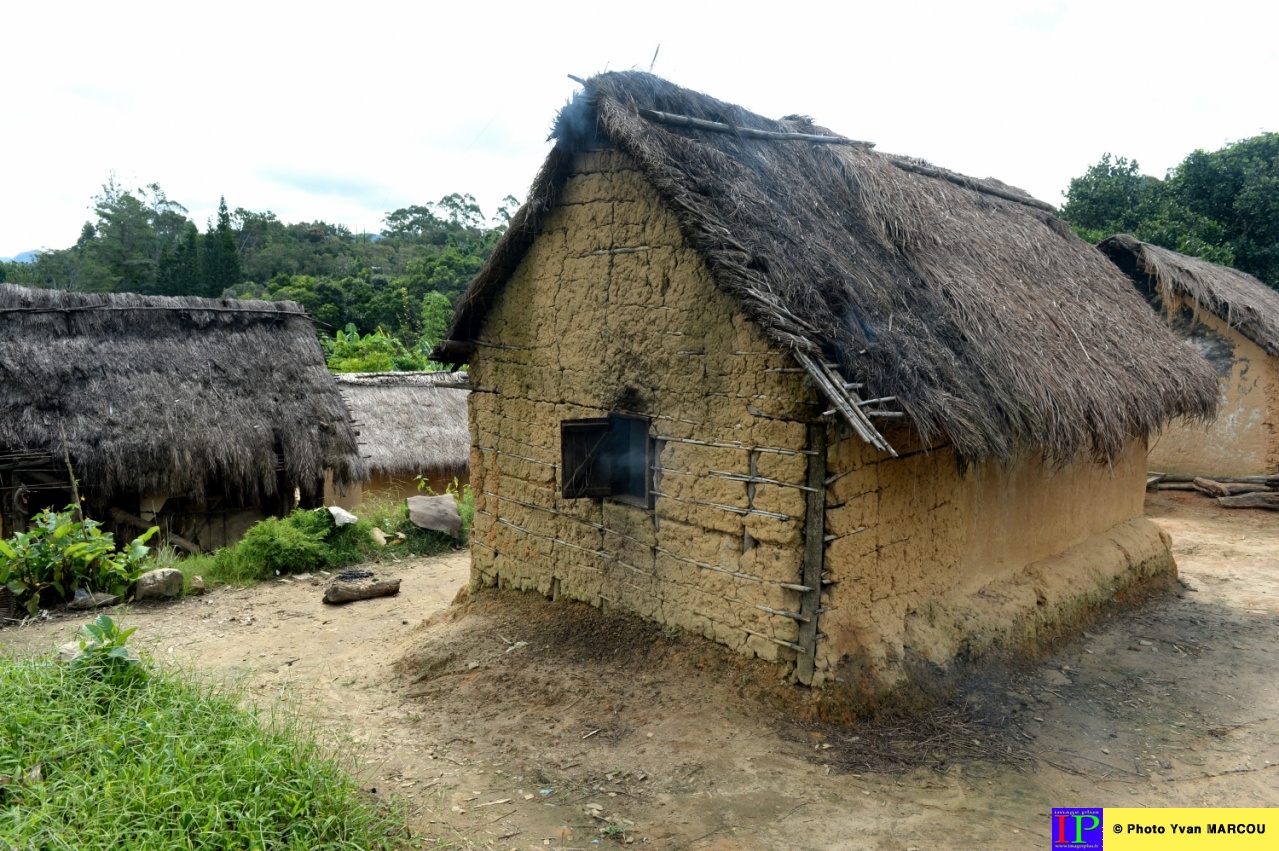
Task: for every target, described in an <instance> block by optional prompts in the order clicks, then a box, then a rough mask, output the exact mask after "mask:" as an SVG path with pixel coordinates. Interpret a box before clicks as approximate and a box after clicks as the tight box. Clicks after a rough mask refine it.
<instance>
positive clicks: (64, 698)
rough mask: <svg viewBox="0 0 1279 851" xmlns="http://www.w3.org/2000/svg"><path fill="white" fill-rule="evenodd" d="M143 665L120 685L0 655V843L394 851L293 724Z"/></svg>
mask: <svg viewBox="0 0 1279 851" xmlns="http://www.w3.org/2000/svg"><path fill="white" fill-rule="evenodd" d="M142 664H147V666H148V667H149V668H150V670H149V672H148V676H147V677H146V678H145V680H144V681H140V682H134V683H133V684H132V685H130V687H128V688H120V687H117V686H113V685H112V683H111V682H109V681H104V680H103V679H101V678H94V677H92V676H86V675H84V673H83V672H81V671H79V670H77V669H76V668H74V667H70V666H67V665H62V664H58V663H56V662H53V661H50V660H33V661H20V662H19V661H13V660H10V659H5V658H0V706H3V707H4V712H3V715H2V716H0V837H3V839H4V841H5V842H6V843H8V846H9V847H16V848H28V847H30V848H51V849H53V848H67V849H70V848H76V849H116V848H129V849H137V850H138V851H146V849H261V848H273V849H274V848H281V849H285V848H288V849H294V848H296V849H356V848H372V849H398V848H404V847H408V841H409V840H408V832H407V830H406V829H405V827H404V826H403V823H402V821H401V819H400V817H399V815H398V814H396V813H394V812H392V811H390V810H388V809H387V808H386V807H384V806H382V805H379V804H378V803H377V802H376V801H373V800H371V799H370V798H368V797H367V796H366V795H364V794H363V793H362V792H361V791H360V790H359V789H358V787H357V786H356V785H355V783H354V781H353V780H352V779H351V778H350V776H349V775H348V774H347V773H346V772H345V771H344V770H343V769H342V767H340V766H339V765H338V764H337V763H335V762H334V761H333V760H331V759H329V758H327V757H326V756H325V755H324V754H323V753H322V752H321V751H320V749H319V747H318V746H317V745H316V744H315V743H314V741H312V740H311V739H310V738H309V736H308V735H307V731H306V730H305V729H303V727H302V726H301V722H300V721H299V720H298V718H297V717H296V716H294V715H292V714H289V713H286V712H283V711H278V710H277V711H273V712H266V713H263V712H259V711H256V710H252V709H244V708H242V707H241V703H242V702H243V697H244V696H243V695H242V694H240V693H236V692H235V691H226V690H221V691H219V690H215V689H213V688H212V687H209V686H201V685H195V684H193V683H192V682H190V681H189V680H186V679H184V678H182V677H180V676H178V675H175V674H172V673H167V672H161V671H158V670H156V669H154V667H152V666H150V665H149V663H142Z"/></svg>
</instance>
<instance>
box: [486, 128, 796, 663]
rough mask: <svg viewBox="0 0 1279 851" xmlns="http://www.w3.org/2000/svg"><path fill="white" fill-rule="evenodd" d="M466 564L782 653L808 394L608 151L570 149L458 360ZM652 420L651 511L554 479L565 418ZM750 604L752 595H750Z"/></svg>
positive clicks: (789, 623) (790, 605) (788, 626)
mask: <svg viewBox="0 0 1279 851" xmlns="http://www.w3.org/2000/svg"><path fill="white" fill-rule="evenodd" d="M470 377H471V386H472V393H471V395H470V427H471V436H472V445H473V449H472V456H471V484H472V486H473V488H474V492H475V496H476V517H475V525H474V530H473V535H472V540H473V546H472V578H473V581H475V582H478V583H481V584H484V585H501V586H503V587H513V588H521V589H531V590H536V591H538V592H540V593H542V594H545V595H548V596H552V597H569V598H572V599H577V600H583V601H586V602H589V603H592V604H594V605H598V606H617V607H621V608H624V609H627V610H629V611H633V612H636V613H638V614H640V615H641V616H643V617H646V618H651V619H653V620H656V621H659V622H661V623H663V624H666V625H668V626H671V627H677V628H681V629H684V630H687V631H689V632H693V633H696V634H699V635H703V636H706V637H708V638H711V639H714V640H716V641H719V642H721V643H723V644H726V645H728V646H729V647H733V648H736V649H737V650H739V651H741V652H744V653H747V654H754V655H758V656H760V657H762V658H765V659H770V660H776V659H779V658H784V659H793V658H794V651H793V649H791V648H790V647H789V646H788V645H790V644H792V643H793V642H794V641H795V639H796V638H797V637H798V627H797V624H796V622H795V621H794V620H792V619H790V618H787V617H785V616H779V615H776V614H772V613H770V612H768V611H766V609H773V610H778V611H791V612H794V611H797V610H798V608H799V593H798V592H797V591H796V590H793V589H791V588H787V587H785V586H786V585H795V584H796V583H797V581H798V577H799V576H800V575H801V558H802V549H803V546H802V533H803V515H804V498H803V493H804V492H803V491H802V490H800V489H799V488H798V487H796V486H797V485H803V484H804V482H805V476H806V472H807V456H806V455H805V454H804V444H805V441H806V439H807V436H806V428H805V425H804V423H805V422H806V421H807V420H808V419H809V418H810V417H811V416H812V415H813V414H814V413H815V412H817V410H819V409H814V407H813V406H814V405H815V397H814V396H813V394H812V392H811V391H810V390H808V389H806V387H805V386H804V384H803V380H802V375H801V373H800V371H799V369H798V368H797V367H796V365H795V364H794V363H793V362H791V361H790V359H789V358H788V357H787V356H786V355H783V354H781V353H778V352H775V351H772V350H771V349H770V347H769V345H768V343H767V342H766V340H765V339H764V337H763V334H762V333H761V332H760V331H759V329H758V328H757V327H756V326H755V325H754V324H753V323H752V322H750V321H749V320H747V319H745V318H744V317H743V316H741V315H740V313H739V312H738V310H737V308H736V305H735V304H734V302H733V301H732V300H731V298H730V297H729V296H727V295H725V294H724V293H722V292H720V291H719V290H718V289H716V287H715V285H714V283H713V282H712V280H711V278H710V276H709V273H708V271H707V269H706V267H705V265H704V264H703V263H702V261H701V259H700V258H699V257H698V256H697V255H696V253H694V252H693V251H692V250H690V249H689V248H687V247H686V246H685V245H684V242H683V239H682V237H681V235H680V233H679V229H678V225H677V223H676V221H675V219H674V217H673V215H672V214H671V213H670V212H669V211H668V210H667V209H666V208H665V207H664V205H663V204H662V203H661V202H660V200H659V199H658V197H657V195H656V193H655V192H654V191H653V189H652V188H651V187H650V186H649V185H648V183H647V182H646V181H645V180H644V178H643V177H642V176H641V175H640V174H639V172H638V171H636V170H635V167H634V165H633V163H632V161H630V160H629V159H628V158H627V157H626V156H624V155H622V154H621V153H618V152H615V151H608V150H603V151H594V152H586V153H583V154H581V155H579V157H578V160H577V162H576V164H575V170H574V173H573V174H572V176H571V177H570V178H569V179H568V181H567V184H566V186H565V189H564V192H563V195H562V198H561V200H560V203H559V205H558V207H557V209H556V210H555V211H554V212H553V213H552V214H551V215H550V216H549V218H548V220H547V221H546V223H545V226H544V229H543V232H542V233H541V235H540V236H539V237H538V238H537V239H536V241H535V242H534V244H533V246H532V247H531V248H530V250H529V251H528V253H527V254H526V256H525V258H524V261H523V263H522V264H521V265H520V267H519V268H518V269H517V270H516V272H515V273H514V275H513V276H512V278H511V280H510V281H508V282H507V284H506V285H505V287H504V288H503V291H502V293H501V295H500V296H499V297H498V300H497V303H496V304H495V305H494V306H493V308H492V309H491V311H490V312H489V314H488V316H487V318H486V320H485V324H484V328H483V329H482V332H481V335H480V342H479V347H478V352H477V354H476V356H475V357H474V358H473V360H472V364H471V370H470ZM609 412H616V413H633V414H642V415H644V416H647V417H650V418H651V426H650V436H651V437H653V438H654V439H655V441H656V442H655V445H654V448H655V453H654V454H655V459H656V463H655V466H656V467H657V468H658V470H657V472H656V473H655V482H656V492H657V493H656V497H655V501H654V508H653V510H651V511H649V510H647V509H645V508H641V507H636V506H631V505H626V504H622V503H620V502H616V501H613V500H610V499H573V500H565V499H562V498H561V497H560V496H559V486H560V469H559V465H560V448H559V442H560V441H559V424H560V422H561V420H565V419H577V418H583V417H599V416H604V415H605V414H607V413H609ZM761 607H762V608H761Z"/></svg>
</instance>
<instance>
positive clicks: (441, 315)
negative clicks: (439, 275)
mask: <svg viewBox="0 0 1279 851" xmlns="http://www.w3.org/2000/svg"><path fill="white" fill-rule="evenodd" d="M452 316H453V304H452V302H450V301H449V297H448V296H446V295H445V294H444V293H441V292H429V293H427V294H426V295H425V296H423V297H422V343H423V344H426V346H427V347H428V349H433V348H435V344H436V343H438V342H439V341H440V340H443V339H444V335H445V334H447V333H448V330H449V319H451V318H452Z"/></svg>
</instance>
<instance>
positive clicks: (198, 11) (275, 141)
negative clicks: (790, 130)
mask: <svg viewBox="0 0 1279 851" xmlns="http://www.w3.org/2000/svg"><path fill="white" fill-rule="evenodd" d="M0 22H2V23H3V29H4V31H5V38H4V41H3V46H2V47H0V116H3V117H2V118H0V257H11V256H13V255H15V254H17V253H19V252H22V251H28V250H32V249H39V248H64V247H66V246H68V245H70V244H72V243H74V242H75V240H76V237H77V236H78V235H79V232H80V228H81V226H82V225H83V223H84V222H85V221H88V220H90V219H92V217H93V216H92V212H91V210H90V206H91V204H92V197H93V196H94V195H96V194H97V193H98V192H99V191H100V190H101V187H102V184H104V183H105V182H106V181H107V180H108V178H109V177H110V176H111V175H112V174H113V173H114V174H115V176H116V179H117V181H118V182H120V183H123V184H125V185H126V186H142V185H146V184H151V183H158V184H160V186H161V187H162V188H163V190H164V191H165V193H166V194H167V195H168V197H169V198H170V199H173V200H176V201H178V202H179V203H181V204H183V205H184V206H185V207H186V208H187V209H188V211H189V215H190V216H191V218H192V219H194V220H195V222H196V223H197V224H198V225H200V227H201V229H204V228H205V226H206V224H207V222H208V220H209V219H210V217H211V216H212V215H213V214H214V212H215V210H216V208H217V204H218V199H219V198H220V197H223V196H225V198H226V201H227V204H228V206H229V207H230V208H231V209H235V208H236V207H245V208H247V209H250V210H255V211H265V210H271V211H273V212H275V213H276V215H278V216H279V217H280V218H281V219H283V220H285V221H312V220H317V219H322V220H325V221H328V222H334V223H341V224H345V225H346V226H348V227H350V228H351V229H352V230H354V231H356V232H360V231H368V232H376V231H377V230H378V229H379V228H380V227H381V221H382V217H383V216H384V215H385V214H386V213H387V212H389V211H391V210H394V209H397V208H399V207H404V206H408V205H410V204H422V203H425V202H428V201H435V200H438V199H439V198H441V197H443V196H444V195H447V194H450V193H453V192H461V193H468V192H469V193H471V194H472V195H474V196H475V197H476V198H477V200H478V201H479V203H480V205H481V207H482V208H483V209H484V210H485V212H486V213H489V214H491V213H492V212H494V211H495V210H496V208H497V206H498V205H499V203H500V202H501V199H502V198H503V197H505V196H506V195H515V196H516V197H518V198H520V199H523V197H524V196H525V194H526V191H527V187H528V186H529V184H530V183H531V182H532V180H533V177H534V174H535V173H536V171H537V168H538V166H539V165H540V164H541V161H542V159H543V158H544V157H545V155H546V152H547V151H548V150H549V144H548V143H547V141H546V137H547V133H548V131H549V129H550V126H551V123H552V121H553V120H554V117H555V113H556V111H557V110H558V109H559V108H560V107H561V106H563V105H564V103H565V102H566V101H567V100H568V99H569V98H570V97H571V96H572V94H573V92H574V91H575V90H576V89H577V84H576V83H574V82H573V81H572V80H570V79H569V78H568V75H569V74H572V75H575V76H579V77H587V76H589V75H591V74H593V73H596V72H599V71H604V70H624V69H630V68H640V69H648V68H649V67H650V66H651V67H652V70H653V71H654V73H657V74H659V75H661V76H663V77H666V78H667V79H669V80H672V81H674V82H676V83H678V84H680V85H682V86H685V87H688V88H692V89H697V90H699V91H703V92H706V93H708V94H710V95H713V96H715V97H717V98H719V99H721V100H727V101H731V102H734V103H738V104H741V105H742V106H745V107H746V108H748V109H751V110H753V111H755V112H757V113H760V114H763V115H766V116H769V117H773V118H777V117H780V116H783V115H788V114H793V113H799V114H804V115H810V116H812V117H813V118H814V119H815V120H816V121H817V123H818V124H821V125H823V126H826V127H829V128H831V129H832V130H834V131H836V132H839V133H841V134H843V135H846V136H850V137H853V138H857V139H865V140H868V141H872V142H874V143H876V145H877V147H878V148H879V149H880V150H884V151H889V152H892V153H898V154H907V155H911V156H916V157H922V158H924V159H927V160H929V161H931V162H933V163H935V164H937V165H941V166H944V167H946V168H949V169H952V170H955V171H959V172H963V173H965V174H970V175H973V176H977V177H986V176H992V177H997V178H999V179H1000V180H1003V181H1004V182H1005V183H1009V184H1012V185H1015V186H1020V187H1022V188H1024V189H1026V190H1028V191H1030V192H1031V193H1032V194H1034V195H1035V196H1037V197H1039V198H1041V199H1043V200H1045V201H1048V202H1049V203H1052V204H1060V203H1061V202H1062V200H1063V199H1062V192H1063V191H1064V190H1065V188H1066V186H1067V185H1068V183H1069V181H1070V178H1071V177H1075V176H1078V175H1081V174H1082V173H1083V172H1084V171H1085V170H1086V169H1087V168H1088V167H1089V166H1090V165H1092V164H1093V163H1095V162H1097V161H1098V160H1099V159H1100V158H1101V156H1102V154H1104V153H1107V152H1111V153H1113V154H1115V155H1119V156H1126V157H1128V158H1130V159H1135V160H1137V161H1138V162H1139V163H1140V165H1141V168H1142V171H1144V172H1145V173H1147V174H1153V175H1156V176H1160V177H1162V176H1163V175H1164V174H1165V172H1166V171H1167V169H1169V168H1171V167H1172V166H1174V165H1176V164H1177V163H1178V162H1179V161H1180V160H1181V159H1182V158H1183V157H1184V156H1185V155H1186V154H1187V153H1189V152H1191V151H1193V150H1195V149H1196V148H1204V149H1207V150H1213V149H1216V148H1220V147H1221V146H1223V145H1225V144H1227V143H1229V142H1231V141H1235V140H1238V139H1242V138H1246V137H1249V136H1253V135H1256V134H1257V133H1260V132H1263V131H1279V96H1276V94H1275V82H1276V80H1279V47H1277V46H1276V45H1279V39H1275V38H1274V34H1275V32H1276V31H1279V26H1277V25H1279V5H1276V4H1272V3H1263V2H1260V0H1249V2H1240V1H1239V0H1215V1H1214V2H1212V3H1208V4H1189V3H1186V4H1178V3H1172V2H1168V1H1167V0H1162V2H1145V0H1133V2H1124V0H1110V2H1094V0H1079V2H1071V1H1070V0H1061V1H1060V2H1058V0H1023V1H1022V2H1014V0H989V2H987V0H969V2H964V3H957V2H954V0H950V2H931V1H930V0H895V2H891V3H886V2H882V0H880V2H875V3H866V2H858V0H845V2H833V3H824V2H803V0H790V2H784V3H778V2H770V3H763V4H761V3H751V2H749V0H738V2H734V3H709V2H702V3H699V2H693V0H682V2H667V0H646V2H643V3H624V4H623V3H607V2H592V3H561V2H552V0H543V2H540V3H529V2H527V1H526V2H520V3H507V2H500V1H499V0H490V2H485V3H476V2H471V3H466V2H462V3H448V4H444V3H439V2H421V0H419V2H413V3H409V2H400V3H395V2H379V0H363V2H360V3H328V2H323V0H311V2H306V3H300V2H299V3H283V2H272V0H257V2H251V3H242V2H238V0H222V2H218V3H215V4H178V3H172V2H165V3H147V2H127V3H109V4H108V3H101V2H94V3H67V2H57V0H41V2H39V3H34V2H26V3H14V4H9V5H8V6H6V9H5V11H4V12H3V13H0ZM655 54H656V58H654V57H655Z"/></svg>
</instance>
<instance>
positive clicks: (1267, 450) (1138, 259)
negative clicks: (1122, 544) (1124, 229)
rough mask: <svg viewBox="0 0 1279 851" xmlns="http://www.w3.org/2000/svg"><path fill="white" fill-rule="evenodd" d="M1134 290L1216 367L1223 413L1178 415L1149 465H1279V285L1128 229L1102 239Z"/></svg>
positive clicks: (1227, 472) (1223, 470)
mask: <svg viewBox="0 0 1279 851" xmlns="http://www.w3.org/2000/svg"><path fill="white" fill-rule="evenodd" d="M1098 247H1099V248H1100V249H1101V250H1102V251H1103V252H1105V253H1106V256H1108V257H1109V258H1110V259H1111V260H1113V261H1114V263H1115V265H1116V266H1118V267H1119V268H1120V269H1121V270H1122V271H1123V273H1124V274H1125V275H1127V276H1128V278H1129V279H1130V280H1131V281H1132V283H1133V286H1135V287H1136V289H1137V291H1138V292H1139V293H1141V295H1142V296H1143V297H1144V298H1145V299H1146V301H1148V302H1149V303H1150V305H1151V306H1152V307H1154V308H1155V309H1156V310H1157V311H1158V312H1159V313H1160V314H1161V315H1162V316H1163V317H1164V319H1165V321H1166V322H1167V323H1168V325H1169V326H1170V327H1171V328H1172V330H1173V333H1175V334H1176V335H1177V336H1178V337H1180V338H1181V339H1182V340H1184V341H1185V342H1187V343H1189V344H1190V346H1191V347H1192V348H1194V349H1195V351H1197V352H1199V354H1201V355H1203V356H1204V358H1206V359H1207V360H1208V362H1209V363H1211V364H1212V366H1213V368H1214V369H1215V370H1216V371H1217V381H1218V393H1219V402H1218V405H1217V418H1216V419H1215V420H1213V421H1212V422H1211V423H1209V424H1206V425H1205V424H1202V423H1185V422H1176V423H1172V424H1170V425H1169V426H1168V427H1167V428H1165V429H1164V431H1163V433H1162V434H1161V435H1160V436H1159V437H1158V438H1157V439H1155V440H1153V441H1152V442H1151V447H1150V459H1149V463H1150V467H1151V469H1154V470H1159V471H1163V472H1169V473H1183V474H1194V475H1208V476H1214V475H1215V476H1261V475H1274V474H1276V473H1279V293H1277V292H1275V291H1274V290H1273V289H1271V288H1270V287H1268V286H1266V285H1265V284H1263V283H1262V282H1261V281H1259V280H1257V279H1256V278H1254V277H1253V276H1252V275H1249V274H1246V273H1244V272H1240V271H1238V270H1237V269H1231V268H1228V267H1226V266H1218V265H1216V264H1214V263H1209V262H1208V261H1206V260H1200V259H1198V258H1197V257H1187V256H1186V255H1184V254H1178V253H1177V252H1175V251H1169V250H1168V249H1166V248H1160V247H1158V246H1156V245H1150V244H1148V243H1145V242H1142V241H1140V240H1138V239H1137V238H1136V237H1133V236H1129V235H1127V234H1120V235H1118V236H1112V237H1110V238H1109V239H1106V240H1104V241H1103V242H1102V243H1101V244H1100V245H1099V246H1098Z"/></svg>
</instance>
